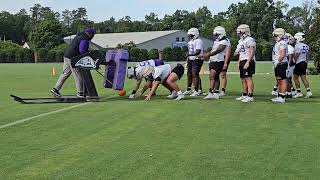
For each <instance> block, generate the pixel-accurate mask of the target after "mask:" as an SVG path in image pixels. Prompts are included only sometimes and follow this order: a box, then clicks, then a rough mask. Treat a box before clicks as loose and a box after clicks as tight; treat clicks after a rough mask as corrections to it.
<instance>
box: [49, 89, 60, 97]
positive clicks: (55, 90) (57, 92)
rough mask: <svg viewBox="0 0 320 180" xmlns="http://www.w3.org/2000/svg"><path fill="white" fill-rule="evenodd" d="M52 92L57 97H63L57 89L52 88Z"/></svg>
mask: <svg viewBox="0 0 320 180" xmlns="http://www.w3.org/2000/svg"><path fill="white" fill-rule="evenodd" d="M50 92H51V93H52V94H53V95H54V96H55V97H61V94H60V92H59V91H58V90H57V89H56V88H52V89H51V90H50Z"/></svg>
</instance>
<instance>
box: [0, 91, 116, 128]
mask: <svg viewBox="0 0 320 180" xmlns="http://www.w3.org/2000/svg"><path fill="white" fill-rule="evenodd" d="M114 97H116V96H110V97H108V98H103V99H104V100H106V99H111V98H114ZM91 103H93V102H87V103H83V104H77V105H74V106H70V107H66V108H63V109H59V110H55V111H51V112H47V113H43V114H39V115H36V116H32V117H28V118H25V119H21V120H18V121H15V122H12V123H8V124H5V125H2V126H0V129H4V128H7V127H11V126H14V125H16V124H21V123H24V122H27V121H30V120H33V119H36V118H39V117H44V116H48V115H51V114H56V113H59V112H63V111H66V110H70V109H74V108H77V107H80V106H84V105H88V104H91Z"/></svg>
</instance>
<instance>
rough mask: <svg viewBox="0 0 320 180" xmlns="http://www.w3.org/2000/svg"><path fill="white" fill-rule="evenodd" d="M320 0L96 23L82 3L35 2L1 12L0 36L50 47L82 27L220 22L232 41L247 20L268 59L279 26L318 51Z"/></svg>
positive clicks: (267, 1)
mask: <svg viewBox="0 0 320 180" xmlns="http://www.w3.org/2000/svg"><path fill="white" fill-rule="evenodd" d="M319 4H320V2H319V1H318V2H316V3H313V1H312V0H305V1H304V2H303V3H302V4H301V6H298V7H291V8H289V5H288V4H285V3H284V2H283V1H276V2H274V1H273V0H247V1H246V2H241V3H237V4H231V5H230V6H229V8H228V10H226V11H224V12H219V13H218V14H212V13H211V11H210V10H209V9H208V8H207V7H205V6H204V7H201V8H199V9H198V10H197V11H195V12H190V11H186V10H176V12H174V13H173V14H171V15H165V16H164V17H163V18H160V17H158V15H157V14H155V13H153V12H151V13H150V14H148V15H146V16H145V19H144V20H140V21H137V20H132V19H131V17H130V16H125V17H123V18H121V19H118V20H116V19H115V18H113V17H111V18H109V19H108V20H105V21H103V22H98V23H95V22H93V21H91V20H89V19H88V16H87V11H86V9H85V8H78V9H73V10H64V11H62V12H61V13H58V12H54V11H53V10H52V9H51V8H50V7H42V6H41V5H39V4H35V5H34V6H33V7H31V8H30V9H29V11H27V10H25V9H21V10H20V12H19V13H17V14H10V13H8V12H5V11H3V12H1V13H0V29H1V33H0V38H2V39H3V37H6V39H7V40H8V39H9V40H12V41H13V42H15V43H19V44H22V43H24V42H25V41H30V42H31V43H32V45H33V50H34V51H36V52H37V51H39V49H42V48H45V49H47V50H49V49H53V48H54V47H56V46H58V45H60V44H61V43H62V42H63V41H62V39H63V37H65V36H68V35H71V34H76V33H78V32H80V31H82V30H83V29H84V28H85V27H93V28H95V29H96V31H97V33H112V32H133V31H158V30H159V31H162V30H176V29H180V30H185V31H187V30H188V29H189V28H191V27H198V28H199V29H200V32H201V35H202V36H204V37H206V38H212V30H213V29H214V27H216V26H218V25H220V26H224V27H225V28H226V30H227V34H228V36H229V37H230V39H231V42H232V43H233V46H235V45H236V43H237V41H238V39H237V37H236V33H235V29H236V27H237V26H238V25H239V24H243V23H246V24H248V25H250V27H251V30H252V35H253V36H254V37H255V38H256V40H257V43H258V46H259V48H262V49H261V50H259V52H258V53H260V54H261V58H263V60H270V54H271V53H270V47H272V37H271V36H272V31H273V29H274V28H275V27H282V28H284V29H286V30H287V32H289V33H291V34H295V33H296V32H298V31H303V32H305V33H306V34H307V42H308V43H309V44H310V46H311V51H312V52H311V57H312V59H313V60H317V59H319V57H320V54H319V51H318V50H319V48H320V32H319V31H320V9H319Z"/></svg>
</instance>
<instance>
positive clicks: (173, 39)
mask: <svg viewBox="0 0 320 180" xmlns="http://www.w3.org/2000/svg"><path fill="white" fill-rule="evenodd" d="M74 37H75V35H72V36H68V37H65V38H64V41H65V42H66V43H68V44H69V43H70V41H71V40H72V39H73V38H74ZM200 38H201V39H202V40H203V42H204V47H205V49H208V48H209V47H212V44H213V41H212V40H210V39H207V38H203V37H200ZM131 41H132V42H133V43H134V44H135V45H136V46H137V47H138V48H140V49H147V50H150V49H160V50H162V49H164V48H166V47H175V46H184V45H186V44H187V42H188V35H187V33H186V32H184V31H181V30H172V31H148V32H127V33H106V34H96V35H95V36H94V38H93V39H92V41H91V42H92V44H91V45H90V47H91V48H93V49H113V48H116V47H117V46H118V44H126V43H129V42H131Z"/></svg>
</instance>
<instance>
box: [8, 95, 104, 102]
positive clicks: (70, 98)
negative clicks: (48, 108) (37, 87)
mask: <svg viewBox="0 0 320 180" xmlns="http://www.w3.org/2000/svg"><path fill="white" fill-rule="evenodd" d="M10 96H11V97H12V98H13V100H15V101H17V102H19V103H21V104H51V103H83V102H87V101H88V100H89V101H91V100H98V98H94V99H93V98H80V97H76V96H62V97H58V98H49V97H45V98H44V97H37V98H23V97H19V96H16V95H10Z"/></svg>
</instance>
